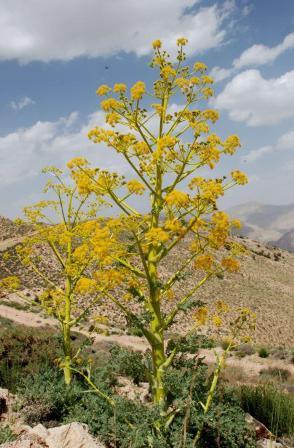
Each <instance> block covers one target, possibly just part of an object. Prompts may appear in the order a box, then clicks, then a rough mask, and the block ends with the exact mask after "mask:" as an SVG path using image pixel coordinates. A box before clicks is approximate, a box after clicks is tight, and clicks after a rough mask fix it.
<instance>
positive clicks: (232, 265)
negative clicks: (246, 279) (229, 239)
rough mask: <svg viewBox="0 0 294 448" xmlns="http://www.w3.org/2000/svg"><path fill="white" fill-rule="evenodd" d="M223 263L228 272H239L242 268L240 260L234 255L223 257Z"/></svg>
mask: <svg viewBox="0 0 294 448" xmlns="http://www.w3.org/2000/svg"><path fill="white" fill-rule="evenodd" d="M221 264H222V267H223V268H224V269H225V270H226V271H228V272H232V273H233V272H238V271H239V269H240V263H239V261H238V260H236V259H235V258H232V257H226V258H223V259H222V261H221Z"/></svg>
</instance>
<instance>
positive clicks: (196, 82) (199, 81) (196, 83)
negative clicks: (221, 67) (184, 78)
mask: <svg viewBox="0 0 294 448" xmlns="http://www.w3.org/2000/svg"><path fill="white" fill-rule="evenodd" d="M190 82H191V84H193V85H196V86H198V85H199V84H200V83H201V80H200V78H198V77H197V76H193V77H192V78H191V79H190Z"/></svg>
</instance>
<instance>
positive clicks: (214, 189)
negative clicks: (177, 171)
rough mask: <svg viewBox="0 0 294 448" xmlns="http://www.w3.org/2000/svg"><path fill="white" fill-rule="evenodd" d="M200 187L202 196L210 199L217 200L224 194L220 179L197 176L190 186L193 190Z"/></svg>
mask: <svg viewBox="0 0 294 448" xmlns="http://www.w3.org/2000/svg"><path fill="white" fill-rule="evenodd" d="M195 187H198V188H199V189H200V191H201V197H202V198H203V199H206V200H208V201H216V200H217V199H218V198H219V197H220V196H223V195H224V189H223V186H222V182H221V180H219V179H209V180H205V179H203V178H201V177H195V178H194V179H192V180H191V182H190V183H189V188H190V189H191V190H192V189H194V188H195Z"/></svg>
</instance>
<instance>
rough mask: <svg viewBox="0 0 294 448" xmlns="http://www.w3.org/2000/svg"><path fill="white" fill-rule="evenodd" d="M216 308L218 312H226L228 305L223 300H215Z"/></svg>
mask: <svg viewBox="0 0 294 448" xmlns="http://www.w3.org/2000/svg"><path fill="white" fill-rule="evenodd" d="M216 309H217V311H218V312H219V313H227V312H228V311H229V306H228V304H227V303H226V302H224V301H223V300H218V301H217V302H216Z"/></svg>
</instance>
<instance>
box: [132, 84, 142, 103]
mask: <svg viewBox="0 0 294 448" xmlns="http://www.w3.org/2000/svg"><path fill="white" fill-rule="evenodd" d="M145 92H146V85H145V83H144V82H143V81H137V82H136V84H134V85H133V87H131V98H132V99H134V100H140V99H141V98H142V96H143V95H144V93H145Z"/></svg>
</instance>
